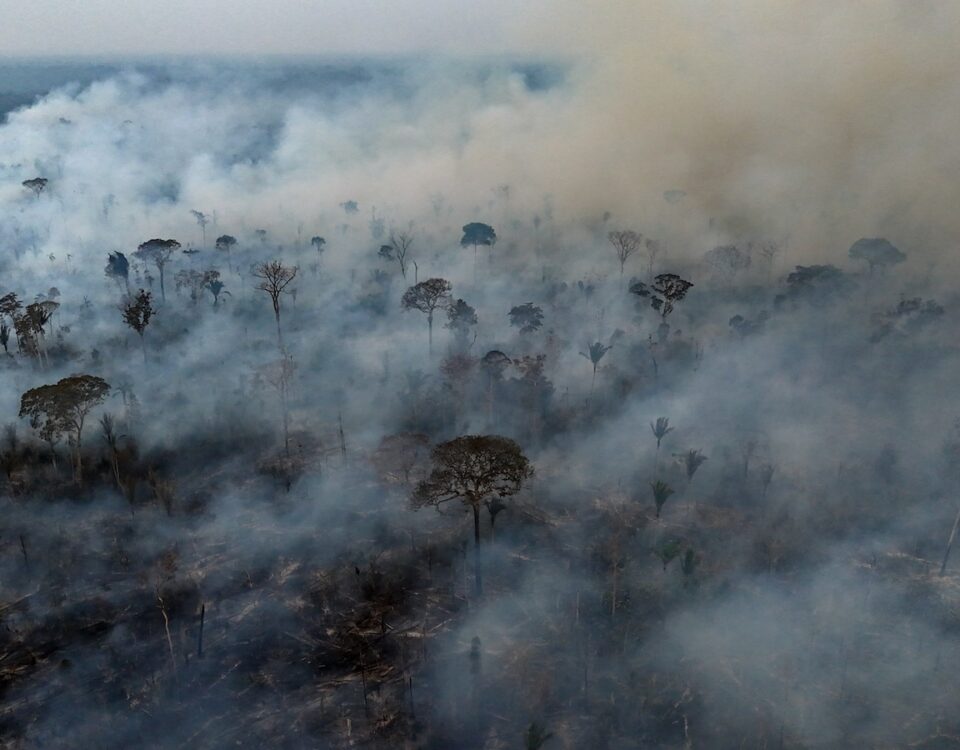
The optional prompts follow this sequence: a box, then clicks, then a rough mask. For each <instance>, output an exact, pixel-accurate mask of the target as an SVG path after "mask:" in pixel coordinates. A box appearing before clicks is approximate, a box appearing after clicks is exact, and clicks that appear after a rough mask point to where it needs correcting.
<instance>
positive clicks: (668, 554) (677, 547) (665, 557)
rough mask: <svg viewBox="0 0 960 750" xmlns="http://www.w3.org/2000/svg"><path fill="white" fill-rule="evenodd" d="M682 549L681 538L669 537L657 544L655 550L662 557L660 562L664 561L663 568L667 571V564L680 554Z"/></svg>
mask: <svg viewBox="0 0 960 750" xmlns="http://www.w3.org/2000/svg"><path fill="white" fill-rule="evenodd" d="M682 549H683V544H682V543H681V542H680V540H679V539H668V540H666V541H664V542H661V543H660V544H659V545H657V546H656V547H655V548H654V550H653V552H654V554H655V555H656V556H657V557H659V558H660V562H661V563H663V569H664V571H666V569H667V566H668V565H669V564H670V563H671V562H672V561H673V560H674V559H676V558H677V557H678V556H679V555H680V551H681V550H682Z"/></svg>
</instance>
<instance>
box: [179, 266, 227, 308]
mask: <svg viewBox="0 0 960 750" xmlns="http://www.w3.org/2000/svg"><path fill="white" fill-rule="evenodd" d="M219 279H220V272H219V271H215V270H213V269H211V270H209V271H196V270H194V269H192V268H191V269H189V270H183V271H178V272H177V275H176V276H175V277H174V281H175V282H176V284H177V290H178V291H179V290H180V289H186V290H187V291H188V292H189V293H190V301H191V302H192V303H193V304H197V303H198V302H199V301H200V298H201V297H202V296H203V290H204V289H206V288H207V286H208V285H209V284H210V283H211V282H214V281H218V280H219Z"/></svg>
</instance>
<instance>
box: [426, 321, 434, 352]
mask: <svg viewBox="0 0 960 750" xmlns="http://www.w3.org/2000/svg"><path fill="white" fill-rule="evenodd" d="M427 341H428V351H429V352H430V355H431V356H432V355H433V313H432V312H430V313H427Z"/></svg>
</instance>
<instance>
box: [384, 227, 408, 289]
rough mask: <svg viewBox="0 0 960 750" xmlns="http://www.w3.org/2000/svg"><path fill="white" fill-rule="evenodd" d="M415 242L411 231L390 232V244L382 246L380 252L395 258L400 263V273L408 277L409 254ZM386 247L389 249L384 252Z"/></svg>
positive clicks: (391, 258) (389, 257) (388, 257)
mask: <svg viewBox="0 0 960 750" xmlns="http://www.w3.org/2000/svg"><path fill="white" fill-rule="evenodd" d="M412 244H413V234H412V233H411V232H390V244H389V245H384V246H383V247H381V248H380V254H381V255H384V257H386V258H387V259H388V260H395V261H397V263H399V264H400V274H401V275H402V276H403V278H404V279H406V278H407V254H408V253H409V252H410V246H411V245H412ZM384 248H385V249H386V250H387V252H386V253H384Z"/></svg>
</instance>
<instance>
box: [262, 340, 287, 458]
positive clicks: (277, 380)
mask: <svg viewBox="0 0 960 750" xmlns="http://www.w3.org/2000/svg"><path fill="white" fill-rule="evenodd" d="M296 369H297V365H296V362H294V360H293V357H292V356H290V355H289V354H287V353H285V352H284V353H283V356H282V357H280V359H278V360H276V361H274V362H270V363H268V364H266V365H264V366H262V367H260V368H259V369H258V370H257V378H258V379H260V380H262V381H264V382H265V383H267V384H268V385H270V386H271V387H273V388H274V389H275V390H276V391H277V393H278V394H279V395H280V408H281V410H282V412H283V452H284V454H285V455H286V457H287V458H288V459H289V458H290V407H289V396H290V383H291V382H292V380H293V374H294V372H296Z"/></svg>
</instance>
